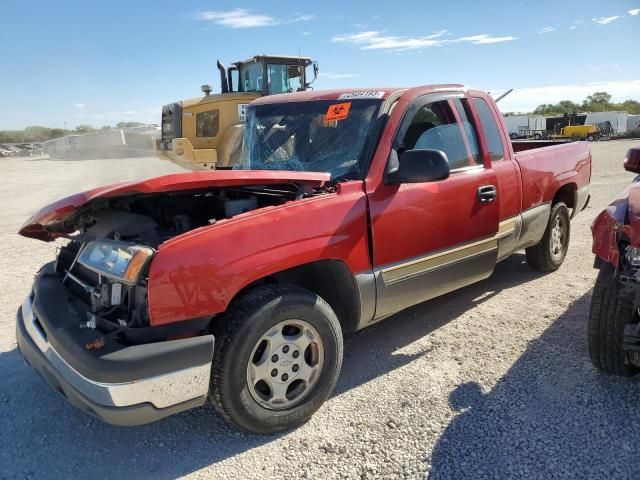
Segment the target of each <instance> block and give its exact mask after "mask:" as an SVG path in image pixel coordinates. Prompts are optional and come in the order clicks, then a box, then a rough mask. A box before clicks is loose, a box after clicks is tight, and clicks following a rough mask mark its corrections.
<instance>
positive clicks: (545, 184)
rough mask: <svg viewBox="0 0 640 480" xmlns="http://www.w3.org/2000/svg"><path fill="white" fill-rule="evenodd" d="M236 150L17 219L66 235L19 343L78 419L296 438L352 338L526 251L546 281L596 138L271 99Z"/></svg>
mask: <svg viewBox="0 0 640 480" xmlns="http://www.w3.org/2000/svg"><path fill="white" fill-rule="evenodd" d="M541 143H542V142H541ZM243 144H244V148H243V151H242V156H241V159H240V162H239V164H238V165H237V169H235V170H217V171H210V172H191V173H184V174H177V175H168V176H165V177H159V178H155V179H151V180H147V181H142V182H133V183H132V182H129V183H124V184H119V185H112V186H106V187H101V188H97V189H94V190H90V191H88V192H84V193H79V194H77V195H74V196H72V197H69V198H66V199H62V200H60V201H58V202H56V203H54V204H52V205H49V206H46V207H44V208H43V209H42V210H40V211H39V212H37V213H36V214H34V215H33V216H32V218H30V219H29V220H28V221H27V222H26V223H25V224H24V225H23V227H22V228H21V230H20V234H21V235H23V236H25V237H31V238H36V239H40V240H44V241H52V240H55V239H56V238H67V239H68V240H69V241H68V242H66V244H65V245H63V246H62V248H61V249H60V250H59V253H58V255H57V259H56V261H55V262H52V263H50V264H47V265H45V266H44V267H43V268H42V269H41V270H40V271H39V273H38V274H37V276H36V279H35V282H34V285H33V291H32V293H31V294H30V295H29V296H28V298H27V299H26V300H25V302H24V304H23V305H22V307H21V308H20V310H19V311H18V315H17V338H18V346H19V349H20V351H21V353H22V355H23V356H24V357H25V358H26V359H27V361H28V362H29V363H30V364H31V365H32V366H33V367H34V368H35V369H36V370H38V371H40V372H41V373H42V374H43V376H44V377H46V378H47V379H48V380H49V381H50V383H51V384H53V385H54V388H55V389H56V390H58V391H61V392H63V393H64V394H65V396H67V398H69V400H70V401H71V403H73V404H74V405H75V406H77V407H79V408H80V409H82V410H84V411H86V412H89V413H91V414H93V415H96V416H98V417H100V418H102V419H104V420H105V421H107V422H111V423H115V424H124V425H136V424H141V423H147V422H151V421H154V420H157V419H159V418H162V417H165V416H167V415H171V414H173V413H176V412H179V411H183V410H186V409H189V408H192V407H196V406H198V405H202V404H203V403H204V402H205V400H206V399H207V397H209V398H210V399H211V401H212V402H213V404H214V405H215V406H216V408H217V409H218V410H219V411H220V412H221V414H222V415H224V417H225V418H227V419H229V420H231V421H232V422H234V423H235V424H236V425H238V426H239V427H241V428H243V429H246V430H249V431H252V432H257V433H271V432H277V431H282V430H286V429H289V428H292V427H295V426H297V425H299V424H301V423H303V422H305V421H306V420H307V419H308V418H310V416H311V415H312V414H313V412H315V411H316V410H317V409H318V408H319V407H320V406H321V405H322V403H323V402H324V401H325V400H326V399H327V398H328V396H329V395H330V393H331V391H332V389H333V387H334V385H335V383H336V381H337V377H338V374H339V372H340V367H341V363H342V352H343V340H342V338H343V332H352V331H356V330H360V329H362V328H365V327H367V326H369V325H371V324H373V323H375V322H376V321H379V320H382V319H384V318H386V317H388V316H390V315H392V314H394V313H396V312H399V311H400V310H403V309H405V308H407V307H410V306H412V305H415V304H417V303H420V302H423V301H425V300H428V299H430V298H434V297H436V296H439V295H442V294H445V293H447V292H450V291H452V290H455V289H458V288H461V287H463V286H466V285H469V284H472V283H474V282H477V281H479V280H482V279H485V278H487V277H489V276H490V275H491V274H492V273H493V271H494V267H495V265H496V263H497V262H498V261H500V260H502V259H504V258H507V257H508V256H509V255H511V254H512V253H514V252H515V251H518V250H521V249H525V252H526V258H527V262H528V263H529V264H530V265H531V267H533V268H535V269H537V270H540V271H543V272H551V271H553V270H556V269H557V268H559V267H560V265H561V264H562V262H563V261H564V258H565V255H566V253H567V248H568V245H569V238H570V232H571V230H570V220H571V219H572V218H573V217H575V216H576V215H577V214H578V213H579V212H580V211H581V210H582V209H583V208H585V206H586V205H587V203H588V201H589V181H590V177H591V154H590V152H589V149H588V146H587V144H586V143H583V142H572V143H565V144H562V145H553V146H544V147H543V148H536V147H537V146H540V145H535V144H534V143H532V142H522V143H519V142H510V141H509V135H508V132H507V130H506V129H505V126H504V123H503V121H502V117H501V115H500V113H499V111H498V109H497V107H496V105H495V103H494V101H493V99H492V98H491V97H490V96H489V95H487V94H485V93H483V92H480V91H476V90H465V89H464V87H462V86H461V85H433V86H424V87H415V88H410V89H406V88H403V89H365V90H329V91H318V92H313V91H309V92H301V93H292V94H286V95H273V96H268V97H263V98H260V99H258V100H255V101H254V102H252V103H251V104H250V105H249V107H248V108H247V111H246V128H245V132H244V142H243ZM525 149H526V151H525ZM74 232H76V233H75V234H74ZM214 338H215V346H214Z"/></svg>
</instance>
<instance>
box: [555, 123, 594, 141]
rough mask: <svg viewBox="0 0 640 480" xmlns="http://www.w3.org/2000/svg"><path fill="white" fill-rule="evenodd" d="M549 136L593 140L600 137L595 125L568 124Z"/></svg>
mask: <svg viewBox="0 0 640 480" xmlns="http://www.w3.org/2000/svg"><path fill="white" fill-rule="evenodd" d="M551 138H554V139H563V138H570V139H571V140H587V141H589V142H595V141H597V140H599V139H600V131H599V130H598V126H597V125H569V126H568V127H562V130H560V133H559V134H555V135H551Z"/></svg>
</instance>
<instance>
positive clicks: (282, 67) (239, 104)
mask: <svg viewBox="0 0 640 480" xmlns="http://www.w3.org/2000/svg"><path fill="white" fill-rule="evenodd" d="M218 70H219V73H220V93H217V94H212V93H211V92H212V88H211V86H209V85H202V87H201V90H202V92H203V93H204V96H202V97H198V98H192V99H189V100H182V101H178V102H174V103H170V104H168V105H165V106H164V107H162V118H161V124H162V128H161V136H160V138H158V139H157V140H156V156H157V157H158V158H161V159H164V160H170V161H172V162H174V163H176V164H178V165H181V166H183V167H185V168H187V169H189V170H211V169H215V168H231V167H233V165H234V164H235V162H236V161H237V159H238V158H239V154H240V150H241V147H242V133H243V131H244V120H245V112H246V108H247V106H248V105H249V103H251V101H253V100H255V99H256V98H259V97H261V96H265V95H274V94H278V93H291V92H299V91H303V90H307V89H308V88H310V85H311V84H312V83H313V81H314V80H315V79H316V78H317V76H318V63H317V62H315V61H313V60H312V59H311V58H308V57H293V56H281V55H256V56H255V57H252V58H249V59H248V60H245V61H242V62H234V63H232V64H231V66H230V67H229V68H228V69H227V68H225V66H224V65H223V64H222V63H220V61H218Z"/></svg>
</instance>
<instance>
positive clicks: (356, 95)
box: [338, 90, 384, 100]
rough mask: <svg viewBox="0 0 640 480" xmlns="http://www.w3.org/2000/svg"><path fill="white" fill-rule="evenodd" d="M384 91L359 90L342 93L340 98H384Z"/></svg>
mask: <svg viewBox="0 0 640 480" xmlns="http://www.w3.org/2000/svg"><path fill="white" fill-rule="evenodd" d="M382 97H384V92H373V91H371V90H360V91H357V92H348V93H341V94H340V96H339V97H338V100H352V99H358V98H382Z"/></svg>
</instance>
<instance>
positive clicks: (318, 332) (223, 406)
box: [210, 285, 343, 434]
mask: <svg viewBox="0 0 640 480" xmlns="http://www.w3.org/2000/svg"><path fill="white" fill-rule="evenodd" d="M216 323H217V325H216V328H214V336H215V338H216V347H215V349H214V357H213V364H212V371H211V389H210V398H211V401H212V403H213V404H214V406H215V407H216V408H217V410H218V411H219V412H220V413H221V414H222V415H223V416H224V417H225V418H227V419H228V420H230V421H231V422H233V423H235V424H236V425H237V426H239V427H240V428H243V429H244V430H247V431H250V432H252V433H260V434H269V433H275V432H279V431H283V430H288V429H290V428H294V427H296V426H298V425H301V424H302V423H304V422H306V421H307V420H308V419H309V418H310V417H311V416H312V415H313V413H314V412H315V411H316V410H317V409H318V408H319V407H320V406H321V405H322V404H323V403H324V401H325V400H326V399H327V398H328V397H329V395H330V394H331V391H332V390H333V387H334V386H335V384H336V381H337V379H338V374H339V372H340V367H341V365H342V350H343V340H342V332H341V328H340V323H339V321H338V319H337V317H336V315H335V313H334V312H333V310H332V309H331V307H330V306H329V305H328V304H327V302H325V301H324V300H323V299H322V298H320V297H319V296H318V295H316V294H314V293H312V292H310V291H307V290H304V289H301V288H297V287H293V286H286V285H271V286H267V287H259V288H256V289H254V290H252V291H250V292H249V293H248V294H246V295H245V296H243V297H242V298H240V299H239V300H238V301H236V302H234V303H233V304H232V305H231V306H230V308H229V310H228V312H227V313H226V314H225V315H224V316H223V317H222V318H220V319H218V320H217V321H216Z"/></svg>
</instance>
